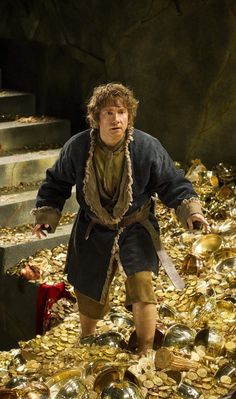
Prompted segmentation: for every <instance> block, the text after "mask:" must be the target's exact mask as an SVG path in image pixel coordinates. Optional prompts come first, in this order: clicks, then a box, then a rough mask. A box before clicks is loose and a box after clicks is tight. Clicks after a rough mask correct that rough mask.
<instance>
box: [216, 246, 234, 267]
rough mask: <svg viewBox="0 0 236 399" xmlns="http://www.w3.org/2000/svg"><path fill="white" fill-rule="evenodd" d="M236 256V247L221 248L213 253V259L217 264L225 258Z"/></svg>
mask: <svg viewBox="0 0 236 399" xmlns="http://www.w3.org/2000/svg"><path fill="white" fill-rule="evenodd" d="M235 256H236V248H221V249H218V250H217V251H215V252H214V253H213V254H212V261H213V262H214V263H215V264H218V263H220V262H221V261H223V260H224V259H228V258H233V257H235Z"/></svg>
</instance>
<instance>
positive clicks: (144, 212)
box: [85, 202, 150, 240]
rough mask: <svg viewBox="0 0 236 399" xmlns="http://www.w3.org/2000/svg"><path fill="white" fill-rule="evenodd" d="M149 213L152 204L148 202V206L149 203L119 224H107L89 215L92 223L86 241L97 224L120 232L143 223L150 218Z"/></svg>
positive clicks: (87, 231)
mask: <svg viewBox="0 0 236 399" xmlns="http://www.w3.org/2000/svg"><path fill="white" fill-rule="evenodd" d="M149 212H150V203H149V202H148V204H147V203H146V204H144V205H143V206H142V207H141V208H139V209H138V210H137V211H135V212H133V213H132V214H131V215H127V216H123V218H122V219H121V221H120V222H119V223H113V224H105V223H103V222H102V221H101V220H100V219H99V218H97V217H96V216H90V215H89V218H90V219H91V221H90V223H89V225H88V228H87V230H86V234H85V240H87V239H88V238H89V235H90V233H91V230H92V228H93V226H94V225H95V224H101V225H102V226H104V227H107V228H108V229H110V230H118V229H119V228H120V227H127V226H129V225H131V224H133V223H137V222H143V221H144V220H146V219H147V218H148V216H149Z"/></svg>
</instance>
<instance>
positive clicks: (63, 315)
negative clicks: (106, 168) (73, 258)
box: [0, 160, 236, 399]
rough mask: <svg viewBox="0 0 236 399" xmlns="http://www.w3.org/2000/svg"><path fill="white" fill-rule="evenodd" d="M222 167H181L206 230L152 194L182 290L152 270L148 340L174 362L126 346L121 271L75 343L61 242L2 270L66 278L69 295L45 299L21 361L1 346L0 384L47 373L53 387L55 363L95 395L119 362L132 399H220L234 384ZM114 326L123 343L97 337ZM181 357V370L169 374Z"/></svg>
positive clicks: (235, 339) (229, 191)
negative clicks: (160, 363) (165, 365)
mask: <svg viewBox="0 0 236 399" xmlns="http://www.w3.org/2000/svg"><path fill="white" fill-rule="evenodd" d="M231 170H233V169H232V168H231V169H230V168H226V166H224V165H221V166H220V167H219V168H218V169H217V168H216V169H215V172H214V173H213V172H210V171H208V170H207V169H206V168H205V167H204V165H202V164H201V162H200V161H199V160H197V161H195V162H193V165H192V167H191V168H190V169H189V171H188V178H189V179H190V180H192V181H193V184H194V186H195V189H196V191H197V192H198V194H199V196H200V198H201V199H202V200H203V202H204V206H205V213H206V214H207V218H208V221H209V222H210V224H211V226H212V232H211V234H209V235H205V234H204V233H203V232H202V231H201V230H193V231H185V230H184V229H183V228H182V227H181V226H180V225H179V223H178V221H177V220H176V217H175V214H174V212H173V211H172V210H169V209H166V208H165V206H164V205H163V204H161V203H160V202H158V201H156V214H157V217H158V220H159V222H160V227H161V237H162V241H163V243H164V245H165V248H166V250H167V252H168V253H169V255H170V256H171V258H172V259H173V261H174V263H175V265H176V268H177V269H178V271H179V272H180V274H181V275H182V277H183V278H184V280H185V284H186V286H185V289H184V290H183V291H178V290H176V289H175V288H174V287H173V286H172V285H171V283H170V280H169V279H168V277H167V276H166V274H165V272H164V270H163V268H162V267H161V268H160V272H159V275H158V276H153V284H154V290H155V293H156V297H157V311H158V315H159V320H158V321H157V333H158V334H157V337H158V342H157V343H156V345H157V347H166V348H168V351H169V352H170V353H172V355H174V359H177V360H178V361H176V364H175V369H174V368H173V369H171V367H170V369H162V368H160V367H159V368H157V367H156V365H155V350H154V349H153V350H150V351H149V352H148V353H147V354H146V355H145V356H141V357H139V356H137V355H136V354H135V352H131V351H129V350H128V349H129V339H130V336H131V334H132V333H133V332H134V325H133V322H132V314H131V313H130V312H128V311H127V310H126V309H125V307H124V302H125V291H124V286H125V285H124V280H125V275H124V273H123V272H122V270H121V269H119V270H118V272H117V274H116V276H115V278H114V280H113V283H112V287H111V295H110V300H111V306H112V308H111V312H110V313H109V314H108V315H107V316H106V317H105V318H104V319H103V320H101V321H99V322H98V325H97V331H96V337H100V340H98V339H95V338H94V337H87V340H84V341H81V342H80V339H79V336H80V332H81V330H80V321H79V316H78V309H77V305H76V301H75V297H74V295H73V292H72V289H71V287H70V286H69V284H68V283H67V282H66V279H65V276H64V274H63V270H64V264H65V259H66V251H67V247H66V246H64V245H60V246H57V247H55V248H53V249H52V250H48V249H45V250H42V251H38V252H37V253H36V254H35V256H30V257H28V258H27V259H24V260H22V261H21V262H19V263H18V264H17V265H16V266H15V267H14V268H12V269H11V270H9V274H11V275H14V274H16V275H19V274H20V271H21V269H22V268H23V267H25V265H27V264H29V265H32V266H34V267H38V268H39V269H40V277H39V278H38V279H37V280H36V281H34V283H36V284H41V283H44V282H46V283H47V284H55V283H58V282H61V281H65V282H66V284H67V285H66V287H67V289H68V290H69V291H70V292H71V298H67V299H66V298H61V299H60V300H59V301H58V302H56V303H55V304H54V305H53V307H52V309H51V323H50V326H51V328H50V330H49V331H47V332H46V333H45V334H44V335H42V336H36V338H34V339H32V340H30V341H27V342H20V343H19V346H20V353H21V361H19V359H18V361H17V356H16V354H15V352H14V350H12V351H9V352H1V353H0V376H2V381H1V378H0V381H1V382H0V386H5V384H7V382H8V381H9V380H10V379H11V378H13V377H22V376H26V377H27V378H29V380H32V379H38V380H39V381H41V382H44V383H47V381H49V379H51V380H50V381H51V382H50V384H52V381H54V379H55V378H54V376H55V375H57V373H58V370H59V369H60V370H67V372H68V373H72V374H73V375H74V376H75V374H76V376H77V377H78V378H80V379H81V381H82V382H83V383H84V385H86V387H87V388H88V397H89V398H93V399H95V398H96V397H99V395H100V393H99V392H100V391H101V389H103V387H104V379H105V381H106V379H107V381H108V380H109V379H111V378H112V375H114V370H113V369H112V368H114V367H115V368H116V369H117V370H119V369H120V367H121V366H120V364H121V363H123V364H126V370H128V371H129V372H130V373H131V374H130V378H131V377H132V375H134V377H133V378H134V379H133V380H132V381H131V382H130V384H131V386H132V384H133V382H135V384H136V385H137V386H138V388H139V390H140V395H141V396H140V395H139V394H137V395H139V396H137V398H138V397H140V398H141V397H142V398H145V397H146V398H147V399H154V398H159V397H160V398H170V399H177V398H180V397H186V398H190V399H191V398H199V399H204V398H205V399H219V398H222V397H223V396H224V395H226V394H228V393H229V392H231V391H233V390H235V389H236V266H235V265H236V261H235V259H236V249H235V248H236V245H235V238H236V212H235V205H236V202H235V194H236V189H235V185H234V183H233V181H234V180H233V179H232V178H231V177H230V176H231V175H230V173H231ZM217 171H218V172H219V173H218V175H217ZM233 171H234V170H233ZM232 173H233V172H232ZM115 333H117V334H120V335H121V337H122V340H123V342H125V343H127V346H126V347H124V346H119V345H117V342H116V343H115V342H114V343H113V344H112V343H111V344H109V345H107V344H104V345H101V344H98V342H101V341H102V339H103V337H105V336H106V337H107V335H108V336H109V334H110V336H111V337H112V334H113V336H114V334H115ZM101 337H102V338H101ZM111 337H110V338H111ZM104 342H105V343H107V341H106V340H105V339H104ZM111 342H112V341H111ZM181 359H183V360H185V361H183V364H189V365H190V368H189V369H188V368H186V369H184V370H183V368H181V370H179V371H178V364H181ZM178 362H179V363H178ZM191 365H193V366H191ZM107 367H108V369H107ZM176 367H177V369H176ZM191 367H192V368H191ZM1 373H2V374H1ZM102 373H103V374H102ZM72 374H71V375H72ZM77 377H76V378H77ZM53 378H54V379H53ZM58 378H59V379H60V378H64V377H62V376H61V377H60V376H58ZM127 378H128V376H127ZM135 378H136V380H135ZM50 389H51V388H50ZM99 389H100V391H99ZM110 394H111V393H109V395H110ZM108 397H109V396H108Z"/></svg>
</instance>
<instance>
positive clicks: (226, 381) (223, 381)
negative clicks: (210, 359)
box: [220, 375, 232, 385]
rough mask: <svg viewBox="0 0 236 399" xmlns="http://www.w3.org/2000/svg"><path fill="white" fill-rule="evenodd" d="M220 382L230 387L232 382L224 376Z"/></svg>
mask: <svg viewBox="0 0 236 399" xmlns="http://www.w3.org/2000/svg"><path fill="white" fill-rule="evenodd" d="M220 382H222V384H227V385H230V384H231V382H232V380H231V378H230V377H229V376H228V375H222V377H220Z"/></svg>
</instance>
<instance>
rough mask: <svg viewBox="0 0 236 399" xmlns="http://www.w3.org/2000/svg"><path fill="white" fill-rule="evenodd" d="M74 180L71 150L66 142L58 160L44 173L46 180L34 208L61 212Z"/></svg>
mask: <svg viewBox="0 0 236 399" xmlns="http://www.w3.org/2000/svg"><path fill="white" fill-rule="evenodd" d="M75 179H76V176H75V167H74V162H73V157H72V148H71V145H70V142H67V143H66V144H65V145H64V147H63V148H62V150H61V153H60V155H59V158H58V160H57V161H56V162H55V164H54V165H53V166H52V167H51V168H49V169H47V171H46V178H45V180H44V181H43V183H42V185H41V187H40V188H39V191H38V194H37V198H36V207H37V208H41V207H52V208H57V209H59V210H60V211H61V210H62V209H63V206H64V203H65V201H66V200H67V199H68V198H69V197H70V196H71V190H72V186H73V185H74V184H75Z"/></svg>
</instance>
